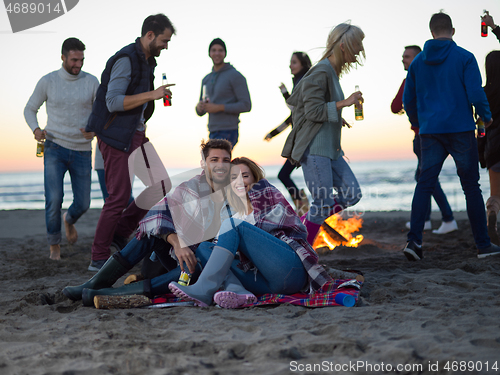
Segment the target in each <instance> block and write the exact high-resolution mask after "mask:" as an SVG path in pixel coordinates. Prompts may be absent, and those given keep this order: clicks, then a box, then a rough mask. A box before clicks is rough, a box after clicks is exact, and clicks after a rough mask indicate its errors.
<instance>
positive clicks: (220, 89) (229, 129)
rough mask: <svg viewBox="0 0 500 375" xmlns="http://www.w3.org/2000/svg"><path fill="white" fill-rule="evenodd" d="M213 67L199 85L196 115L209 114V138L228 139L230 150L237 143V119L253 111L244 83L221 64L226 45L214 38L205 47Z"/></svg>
mask: <svg viewBox="0 0 500 375" xmlns="http://www.w3.org/2000/svg"><path fill="white" fill-rule="evenodd" d="M208 54H209V56H210V58H211V59H212V61H213V63H214V66H213V68H212V72H211V73H209V74H207V75H206V76H205V78H203V81H202V82H201V92H200V101H199V102H198V104H197V106H196V113H197V114H198V116H203V115H204V114H205V113H208V131H209V132H210V136H209V138H210V139H227V140H228V141H229V142H231V144H232V145H233V147H234V146H235V145H236V143H237V142H238V124H239V122H240V119H239V116H240V113H242V112H249V111H250V109H251V108H252V102H251V100H250V93H249V92H248V87H247V81H246V79H245V77H243V75H242V74H241V73H240V72H238V71H237V70H236V69H235V68H234V67H233V66H232V65H231V64H229V63H226V62H224V59H225V57H226V44H225V43H224V42H223V41H222V40H221V39H219V38H216V39H214V40H213V41H212V42H211V43H210V46H209V48H208Z"/></svg>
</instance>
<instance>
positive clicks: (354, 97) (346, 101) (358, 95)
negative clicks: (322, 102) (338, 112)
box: [337, 91, 364, 109]
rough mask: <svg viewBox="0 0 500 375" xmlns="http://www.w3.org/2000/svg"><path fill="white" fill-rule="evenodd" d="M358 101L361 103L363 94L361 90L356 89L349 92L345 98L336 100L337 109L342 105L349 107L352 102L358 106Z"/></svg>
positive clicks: (342, 106)
mask: <svg viewBox="0 0 500 375" xmlns="http://www.w3.org/2000/svg"><path fill="white" fill-rule="evenodd" d="M359 102H361V103H363V102H364V99H363V94H362V93H361V91H356V92H354V93H352V94H351V96H349V97H348V98H347V99H344V100H340V101H338V102H337V109H342V108H344V107H350V106H351V105H353V104H356V106H358V104H359Z"/></svg>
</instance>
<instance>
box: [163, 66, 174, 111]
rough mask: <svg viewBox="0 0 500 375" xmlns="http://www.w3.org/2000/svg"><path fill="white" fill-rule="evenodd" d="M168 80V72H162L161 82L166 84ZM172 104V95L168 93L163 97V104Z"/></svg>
mask: <svg viewBox="0 0 500 375" xmlns="http://www.w3.org/2000/svg"><path fill="white" fill-rule="evenodd" d="M167 83H168V82H167V73H162V75H161V84H162V85H166V84H167ZM171 105H172V98H171V97H170V95H168V94H166V95H165V97H164V98H163V106H164V107H170V106H171Z"/></svg>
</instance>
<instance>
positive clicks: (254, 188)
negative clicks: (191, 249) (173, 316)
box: [169, 158, 332, 308]
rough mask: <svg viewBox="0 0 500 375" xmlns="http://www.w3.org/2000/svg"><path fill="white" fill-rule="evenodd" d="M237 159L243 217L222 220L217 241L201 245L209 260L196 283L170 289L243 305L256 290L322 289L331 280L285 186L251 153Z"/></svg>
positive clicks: (235, 188) (234, 191)
mask: <svg viewBox="0 0 500 375" xmlns="http://www.w3.org/2000/svg"><path fill="white" fill-rule="evenodd" d="M232 164H235V166H233V168H232V169H231V179H232V180H233V182H232V183H231V189H228V190H229V191H228V200H229V201H231V200H234V196H235V195H236V196H238V197H240V198H241V197H242V198H243V202H244V209H243V210H241V209H240V210H239V211H240V214H239V216H240V218H236V216H237V215H235V216H233V217H232V218H229V219H226V220H225V221H224V222H223V223H222V225H221V228H220V232H219V235H218V240H217V244H211V243H206V242H205V243H202V244H201V245H200V246H199V247H198V249H197V251H196V255H197V257H198V259H200V261H201V262H202V264H205V265H204V268H203V271H202V272H201V274H200V276H199V278H198V281H197V282H196V284H194V285H191V286H182V285H180V284H178V283H176V282H172V283H170V285H169V288H170V290H171V291H172V292H173V293H174V294H175V295H177V296H178V297H180V298H184V299H189V300H192V301H194V302H195V304H197V305H198V306H208V305H210V304H211V303H212V301H213V300H214V301H215V302H216V303H217V304H219V305H220V306H221V307H225V308H237V307H240V306H242V305H244V304H246V303H249V302H253V301H255V296H254V294H266V293H281V294H293V293H297V292H299V291H304V290H318V289H319V288H321V287H322V286H323V285H324V284H325V283H327V282H328V281H331V280H332V279H331V277H330V276H329V275H328V274H327V272H326V271H325V270H324V269H323V267H321V266H320V265H319V264H318V255H317V254H316V252H315V251H314V250H313V248H312V247H311V246H310V245H309V244H308V242H307V232H306V228H305V226H304V225H303V224H302V222H301V221H300V218H299V217H298V216H297V214H296V213H295V211H294V209H293V208H292V207H291V206H290V204H289V203H288V202H287V200H286V199H285V197H284V196H283V195H282V194H281V192H280V191H279V190H278V189H276V188H275V187H274V186H272V185H271V184H269V182H268V181H267V180H265V179H264V178H262V177H263V173H262V169H261V168H260V167H259V166H258V165H257V164H256V163H255V162H253V161H252V160H250V159H247V158H236V159H234V160H233V162H232ZM242 212H243V214H242ZM237 252H238V253H239V260H237V259H235V256H236V253H237ZM248 271H251V272H248ZM221 286H222V287H223V289H224V290H222V291H220V292H218V290H219V288H220V287H221Z"/></svg>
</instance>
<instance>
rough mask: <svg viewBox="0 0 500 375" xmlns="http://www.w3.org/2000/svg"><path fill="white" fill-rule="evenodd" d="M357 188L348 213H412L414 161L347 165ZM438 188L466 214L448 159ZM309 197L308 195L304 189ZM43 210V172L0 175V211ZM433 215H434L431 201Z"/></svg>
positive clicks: (180, 173) (94, 192) (98, 204)
mask: <svg viewBox="0 0 500 375" xmlns="http://www.w3.org/2000/svg"><path fill="white" fill-rule="evenodd" d="M349 165H350V167H351V169H352V171H353V172H354V174H355V176H356V178H357V179H358V182H359V184H360V185H361V189H362V194H363V198H362V199H361V201H360V202H359V203H358V204H357V205H356V206H354V207H352V208H350V209H349V210H350V211H355V212H359V213H362V212H364V211H393V210H403V211H409V210H410V209H411V201H412V197H413V192H414V189H415V167H416V165H417V161H416V159H415V160H386V161H367V162H359V161H356V162H354V161H353V162H349ZM280 168H281V165H271V166H264V169H265V172H266V178H267V179H268V180H269V182H270V183H271V184H273V185H275V186H276V187H277V188H278V189H280V190H281V191H282V193H283V194H284V195H285V197H286V198H287V199H289V200H290V195H289V194H288V192H287V191H286V189H285V187H284V186H283V184H282V183H281V182H280V181H279V180H278V178H277V176H278V172H279V170H280ZM190 172H191V174H192V173H193V172H194V173H197V170H191V171H189V170H186V169H168V173H169V175H170V176H171V179H172V182H173V185H174V186H176V185H177V184H178V183H180V182H182V181H183V180H185V176H188V175H189V174H190ZM480 176H481V178H480V184H481V190H482V192H483V197H484V201H485V202H486V200H487V199H488V197H489V193H490V188H489V180H488V173H487V171H486V170H485V169H480ZM292 179H293V180H294V181H295V183H296V184H297V186H298V187H299V188H305V187H306V185H305V182H304V177H303V174H302V169H300V168H299V169H296V170H294V171H293V173H292ZM439 181H440V183H441V186H442V188H443V190H444V192H445V194H446V195H447V197H448V201H449V203H450V206H451V208H452V209H453V211H465V209H466V207H465V197H464V194H463V191H462V187H461V185H460V180H459V178H458V176H457V173H456V167H455V163H454V162H453V160H452V159H451V158H448V159H447V160H446V161H445V163H444V166H443V169H442V171H441V174H440V175H439ZM144 188H145V186H144V185H143V184H142V182H141V181H140V180H138V179H137V178H136V179H135V180H134V184H133V193H134V196H137V195H138V194H139V193H140V192H141V191H142V190H143V189H144ZM306 191H307V189H306ZM72 200H73V194H72V191H71V180H70V177H69V174H66V176H65V179H64V201H63V209H66V208H68V207H69V205H70V204H71V202H72ZM103 203H104V202H103V199H102V194H101V190H100V187H99V182H98V179H97V173H96V172H95V171H93V172H92V186H91V203H90V207H91V208H102V205H103ZM44 207H45V198H44V186H43V172H42V171H38V172H20V173H0V209H1V210H14V209H43V208H44ZM432 210H433V211H438V210H439V208H438V207H437V205H436V203H435V202H434V201H433V204H432Z"/></svg>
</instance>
